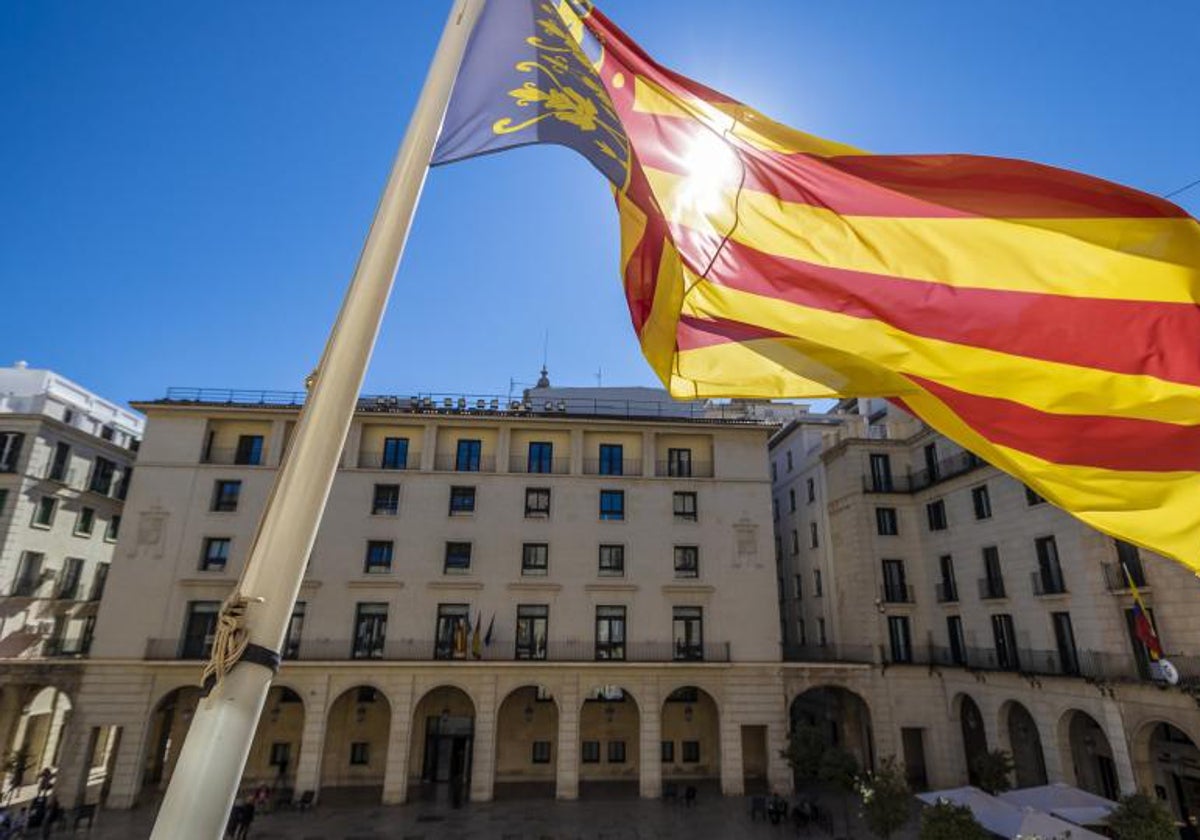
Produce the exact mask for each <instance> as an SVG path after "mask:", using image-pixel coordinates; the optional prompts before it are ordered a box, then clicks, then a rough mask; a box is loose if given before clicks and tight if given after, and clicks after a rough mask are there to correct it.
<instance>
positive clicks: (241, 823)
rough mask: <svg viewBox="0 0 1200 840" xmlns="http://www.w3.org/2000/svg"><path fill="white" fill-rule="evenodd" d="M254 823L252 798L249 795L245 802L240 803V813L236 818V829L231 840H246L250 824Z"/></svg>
mask: <svg viewBox="0 0 1200 840" xmlns="http://www.w3.org/2000/svg"><path fill="white" fill-rule="evenodd" d="M252 822H254V796H253V794H251V795H250V796H247V797H246V801H245V802H244V803H242V813H241V816H240V817H239V818H238V824H237V829H236V830H235V831H234V833H233V840H246V836H247V835H249V833H250V824H251V823H252Z"/></svg>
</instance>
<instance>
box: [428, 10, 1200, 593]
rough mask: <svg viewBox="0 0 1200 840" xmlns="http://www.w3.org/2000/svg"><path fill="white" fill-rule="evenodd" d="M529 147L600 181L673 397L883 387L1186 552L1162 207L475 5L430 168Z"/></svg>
mask: <svg viewBox="0 0 1200 840" xmlns="http://www.w3.org/2000/svg"><path fill="white" fill-rule="evenodd" d="M531 143H558V144H561V145H565V146H568V147H570V148H573V149H575V150H577V151H579V152H580V153H582V154H583V155H584V157H586V158H587V159H588V160H589V161H591V163H592V164H593V165H594V166H595V167H596V168H597V169H599V170H600V172H601V173H602V174H603V175H604V176H605V177H606V178H607V179H608V180H609V181H610V182H611V184H612V186H613V191H614V195H615V198H616V204H617V209H618V211H619V214H620V228H621V249H620V269H621V275H622V279H623V283H624V290H625V296H626V298H627V301H628V305H629V312H630V315H631V316H632V319H633V326H634V328H635V330H636V332H637V335H638V337H639V340H640V342H641V345H642V349H643V351H644V353H645V355H646V358H647V359H648V360H649V362H650V364H651V365H652V367H653V368H654V370H655V371H656V372H657V374H658V375H659V377H661V379H662V381H663V382H664V383H665V384H666V385H667V387H668V388H669V390H670V392H671V394H673V395H674V396H676V397H683V398H694V397H720V396H730V397H733V396H739V397H835V396H836V397H852V396H884V397H888V398H890V399H892V400H893V401H895V402H896V403H897V404H899V405H901V406H903V407H904V408H905V409H907V410H909V411H910V412H912V413H913V414H915V415H917V416H918V417H920V418H921V419H922V420H924V421H926V422H927V423H929V424H930V425H931V426H933V427H934V428H935V429H937V430H938V431H940V432H941V433H943V434H944V435H946V436H947V437H949V438H951V439H952V440H954V441H956V442H957V443H959V444H961V445H962V446H964V447H966V448H967V449H969V450H971V451H973V452H975V453H976V454H978V455H980V456H981V457H983V458H985V459H986V460H987V461H989V462H990V463H992V464H994V465H996V466H997V467H1000V468H1001V469H1004V470H1006V471H1008V472H1009V473H1011V474H1013V475H1015V476H1017V477H1018V478H1020V479H1021V480H1022V481H1024V482H1025V483H1026V484H1028V485H1029V486H1030V487H1032V488H1033V489H1035V490H1036V491H1037V492H1038V493H1040V494H1041V495H1043V496H1045V497H1046V498H1048V499H1050V500H1051V501H1053V502H1055V503H1056V504H1058V505H1059V506H1061V507H1063V508H1065V509H1067V510H1069V511H1071V512H1072V513H1074V514H1076V515H1077V516H1078V517H1079V518H1081V519H1082V520H1084V521H1085V522H1087V523H1089V524H1090V525H1093V526H1095V527H1096V528H1098V529H1100V530H1102V531H1105V532H1107V533H1109V534H1113V535H1115V536H1119V537H1120V538H1122V539H1125V540H1128V541H1130V542H1134V543H1137V544H1139V545H1142V546H1144V547H1147V548H1149V549H1151V550H1154V551H1158V552H1161V553H1163V554H1167V555H1170V556H1172V557H1174V558H1176V559H1178V560H1180V561H1182V562H1183V563H1185V564H1187V565H1188V566H1190V567H1192V568H1193V569H1200V504H1197V499H1200V309H1198V308H1197V305H1196V301H1197V295H1198V294H1200V225H1198V224H1197V222H1196V221H1195V220H1194V219H1192V218H1190V217H1189V216H1188V215H1187V214H1186V213H1185V212H1184V211H1183V210H1181V209H1180V208H1179V207H1177V206H1175V205H1174V204H1171V203H1170V202H1168V201H1165V200H1163V199H1161V198H1157V197H1155V196H1152V195H1148V194H1145V193H1142V192H1138V191H1136V190H1133V189H1129V188H1127V187H1122V186H1118V185H1116V184H1112V183H1109V182H1107V181H1102V180H1099V179H1097V178H1092V177H1089V176H1086V175H1080V174H1076V173H1073V172H1068V171H1065V170H1062V169H1056V168H1053V167H1049V166H1042V165H1039V164H1035V163H1028V162H1024V161H1019V160H1010V159H1003V158H991V157H981V156H975V155H875V154H869V153H866V152H863V151H860V150H858V149H855V148H852V147H850V146H847V145H844V144H841V143H835V142H831V141H828V140H822V139H820V138H818V137H814V136H812V135H809V134H805V133H803V132H801V131H797V130H795V129H792V128H788V127H786V126H784V125H781V124H779V123H776V122H774V121H772V120H770V119H768V118H767V117H765V116H763V115H762V114H760V113H758V112H757V111H754V110H753V109H751V108H748V107H746V106H745V105H742V104H740V103H738V102H736V101H734V100H732V99H730V98H729V97H727V96H724V95H722V94H720V93H717V92H716V91H714V90H711V89H710V88H707V87H705V86H703V85H701V84H698V83H696V82H694V81H691V80H690V79H687V78H684V77H683V76H680V75H679V74H677V73H674V72H672V71H670V70H668V69H666V68H664V67H662V66H660V65H659V64H657V63H656V62H655V61H654V60H653V59H651V58H650V57H649V56H648V55H647V54H646V53H645V52H643V51H642V49H641V48H640V47H638V46H637V45H636V44H635V43H633V42H632V41H631V40H630V39H629V38H628V37H627V36H626V35H625V34H624V33H623V32H622V31H621V30H620V29H618V28H617V27H616V26H614V25H613V23H612V22H611V21H609V20H608V19H607V18H606V17H605V16H604V15H603V14H601V13H600V12H599V11H598V10H596V9H594V8H592V7H591V6H590V5H588V4H586V3H583V2H581V1H580V0H493V2H489V3H488V4H487V5H486V7H485V9H484V11H483V14H482V16H481V18H480V20H479V23H478V24H477V27H476V29H475V31H474V32H473V33H472V36H471V41H470V43H469V45H468V48H467V54H466V57H465V60H464V63H463V65H462V67H461V70H460V72H459V75H458V79H457V81H456V83H455V88H454V93H453V96H452V98H451V102H450V105H449V108H448V111H447V114H446V119H445V122H444V127H443V130H442V134H441V137H440V140H439V143H438V147H437V150H436V152H435V155H434V163H448V162H451V161H455V160H461V159H463V158H467V157H472V156H475V155H480V154H484V153H487V152H492V151H497V150H500V149H505V148H509V147H512V146H519V145H526V144H531ZM530 166H531V177H532V176H533V175H534V174H535V173H536V170H534V169H532V167H533V166H536V163H534V162H533V161H532V159H531V161H530Z"/></svg>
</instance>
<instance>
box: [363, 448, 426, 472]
mask: <svg viewBox="0 0 1200 840" xmlns="http://www.w3.org/2000/svg"><path fill="white" fill-rule="evenodd" d="M420 466H421V456H420V453H419V452H418V453H408V454H406V455H405V456H404V459H403V460H399V459H397V458H395V457H393V458H390V459H388V460H386V461H385V460H384V453H383V452H360V453H358V468H359V469H360V470H415V469H419V468H420Z"/></svg>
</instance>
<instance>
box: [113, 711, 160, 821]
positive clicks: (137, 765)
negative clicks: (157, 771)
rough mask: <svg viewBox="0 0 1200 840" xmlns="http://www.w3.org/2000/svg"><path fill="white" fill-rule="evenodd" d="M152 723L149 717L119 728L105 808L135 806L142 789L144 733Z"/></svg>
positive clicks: (151, 716) (151, 718) (151, 717)
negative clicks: (115, 755)
mask: <svg viewBox="0 0 1200 840" xmlns="http://www.w3.org/2000/svg"><path fill="white" fill-rule="evenodd" d="M153 723H154V721H153V715H150V719H148V720H145V721H144V722H142V723H140V724H135V725H132V726H125V727H122V728H121V734H120V736H119V738H120V740H119V742H118V744H117V757H116V760H114V761H113V769H112V777H111V779H110V784H109V788H108V799H107V800H106V801H105V803H104V805H105V807H107V808H121V809H128V808H132V807H133V806H134V805H136V804H137V800H138V793H139V792H140V791H141V788H142V771H143V769H144V763H143V761H142V758H143V752H144V747H145V744H146V733H147V730H148V729H149V728H150V727H151V726H152V725H153Z"/></svg>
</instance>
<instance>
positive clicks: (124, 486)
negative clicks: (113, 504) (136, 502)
mask: <svg viewBox="0 0 1200 840" xmlns="http://www.w3.org/2000/svg"><path fill="white" fill-rule="evenodd" d="M131 481H133V467H126V468H125V472H123V473H121V480H120V481H118V482H117V489H116V490H115V491H114V492H113V495H114V496H115V497H117V498H118V499H120V500H121V501H125V497H126V496H128V495H129V484H130V482H131Z"/></svg>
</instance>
